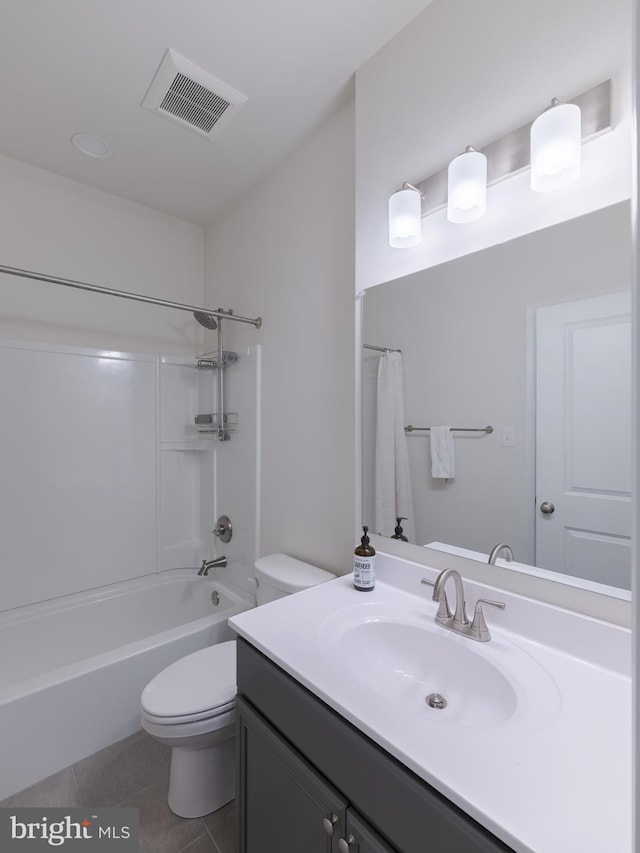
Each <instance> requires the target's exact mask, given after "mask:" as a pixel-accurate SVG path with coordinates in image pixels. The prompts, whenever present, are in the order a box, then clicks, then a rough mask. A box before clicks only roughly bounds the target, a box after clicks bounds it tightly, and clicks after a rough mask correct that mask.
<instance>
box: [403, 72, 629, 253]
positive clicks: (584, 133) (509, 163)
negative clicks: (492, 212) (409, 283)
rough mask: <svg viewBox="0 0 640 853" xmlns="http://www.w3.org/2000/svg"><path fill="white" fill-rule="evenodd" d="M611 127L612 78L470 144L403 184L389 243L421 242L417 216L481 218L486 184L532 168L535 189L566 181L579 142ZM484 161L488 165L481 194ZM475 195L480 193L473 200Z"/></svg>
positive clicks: (575, 168) (576, 169) (571, 176)
mask: <svg viewBox="0 0 640 853" xmlns="http://www.w3.org/2000/svg"><path fill="white" fill-rule="evenodd" d="M611 130H612V123H611V80H605V81H604V82H602V83H598V85H596V86H593V87H592V88H591V89H588V90H587V91H586V92H583V93H582V94H581V95H577V96H576V97H575V98H572V99H571V101H570V102H568V103H560V102H559V101H558V100H557V98H554V99H553V101H552V102H551V105H550V106H549V108H548V109H547V110H545V112H544V113H542V115H540V116H538V118H536V119H535V121H533V122H529V123H528V124H525V125H522V126H521V127H518V128H517V129H516V130H512V131H509V132H508V133H505V134H504V136H501V137H500V138H499V139H495V140H494V141H493V142H489V143H488V144H486V145H483V146H482V151H474V149H473V148H471V147H469V148H467V149H466V151H465V152H464V153H463V154H460V155H459V156H458V157H455V158H454V159H453V160H452V161H451V163H449V165H448V167H445V168H443V169H440V171H438V172H434V173H433V174H431V175H429V177H427V178H424V179H423V180H421V181H420V182H419V183H417V184H416V185H415V186H414V185H413V184H409V183H405V184H403V189H402V190H400V192H397V193H395V194H394V195H393V196H391V198H390V199H389V243H390V245H391V246H393V247H395V248H400V249H402V248H407V247H409V246H415V245H417V244H418V243H419V242H420V238H421V227H420V222H419V220H418V217H420V216H422V217H425V216H428V215H429V214H431V213H436V212H437V211H441V210H444V209H445V208H446V210H447V217H448V219H449V221H451V222H472V221H473V220H475V219H479V218H480V217H481V216H482V215H483V214H484V212H485V210H486V192H487V187H491V186H493V185H494V184H497V183H498V182H499V181H503V180H504V179H505V178H510V177H513V176H514V175H517V174H520V173H521V172H524V171H526V170H527V169H529V168H530V169H531V188H532V189H534V190H536V191H544V190H551V189H556V188H558V187H561V186H564V185H565V184H568V183H569V182H570V181H573V180H575V178H577V177H578V176H579V175H580V158H581V144H582V143H584V142H589V141H590V140H591V139H595V138H596V137H598V136H601V135H602V134H603V133H608V132H609V131H611ZM481 162H483V163H484V166H485V168H486V173H485V177H484V188H483V189H482V195H481V190H480V186H481V185H482V180H481V178H480V164H481ZM463 167H464V169H463ZM467 169H468V171H467ZM475 170H477V172H476V171H475ZM467 175H468V176H469V177H468V178H467ZM471 175H475V177H473V178H472V177H471ZM474 187H475V188H474ZM473 193H477V196H475V200H474V195H473ZM421 200H422V204H420V201H421Z"/></svg>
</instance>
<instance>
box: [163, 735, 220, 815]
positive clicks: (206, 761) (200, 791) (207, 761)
mask: <svg viewBox="0 0 640 853" xmlns="http://www.w3.org/2000/svg"><path fill="white" fill-rule="evenodd" d="M234 795H235V738H234V737H230V738H227V739H225V740H223V741H222V742H221V743H217V744H214V745H213V746H210V747H205V748H204V749H203V748H202V747H200V748H197V749H191V748H189V747H186V746H175V747H173V749H172V750H171V773H170V776H169V793H168V796H167V802H168V804H169V808H170V809H171V811H172V812H173V813H174V814H177V815H178V817H203V816H204V815H207V814H210V813H211V812H215V811H217V809H220V808H222V806H224V805H225V804H226V803H228V802H230V801H231V800H232V799H233V798H234Z"/></svg>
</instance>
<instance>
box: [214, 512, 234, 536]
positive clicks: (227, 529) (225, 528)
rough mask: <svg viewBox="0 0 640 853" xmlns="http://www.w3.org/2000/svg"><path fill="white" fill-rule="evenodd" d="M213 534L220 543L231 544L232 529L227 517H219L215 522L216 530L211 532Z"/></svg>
mask: <svg viewBox="0 0 640 853" xmlns="http://www.w3.org/2000/svg"><path fill="white" fill-rule="evenodd" d="M213 534H214V536H217V537H218V539H219V540H220V541H221V542H224V543H227V542H231V537H232V535H233V528H232V526H231V522H230V521H229V516H228V515H221V516H220V518H219V519H218V520H217V521H216V529H215V530H214V531H213Z"/></svg>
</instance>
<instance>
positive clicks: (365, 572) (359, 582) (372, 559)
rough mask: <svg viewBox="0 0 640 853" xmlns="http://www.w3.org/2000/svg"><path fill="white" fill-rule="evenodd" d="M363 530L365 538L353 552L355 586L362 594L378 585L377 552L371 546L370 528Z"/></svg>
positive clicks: (365, 527)
mask: <svg viewBox="0 0 640 853" xmlns="http://www.w3.org/2000/svg"><path fill="white" fill-rule="evenodd" d="M362 529H363V530H364V536H363V537H362V539H361V540H360V544H359V545H358V547H357V548H356V549H355V551H354V552H353V553H354V558H353V585H354V587H355V588H356V589H357V590H359V591H360V592H369V590H371V589H373V588H374V587H375V585H376V570H375V563H376V551H375V548H374V547H373V546H372V545H370V544H369V537H368V536H367V532H368V530H369V528H368V527H367V526H366V525H365V526H363V528H362Z"/></svg>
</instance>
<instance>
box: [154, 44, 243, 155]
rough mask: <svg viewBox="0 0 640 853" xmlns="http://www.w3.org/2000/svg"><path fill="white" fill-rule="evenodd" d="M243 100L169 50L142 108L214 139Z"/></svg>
mask: <svg viewBox="0 0 640 853" xmlns="http://www.w3.org/2000/svg"><path fill="white" fill-rule="evenodd" d="M246 100H247V98H246V96H245V95H243V94H241V93H240V92H237V91H236V90H235V89H232V88H231V86H228V85H227V84H226V83H223V82H222V81H221V80H218V79H217V78H216V77H214V76H213V75H211V74H209V73H208V72H207V71H204V70H203V69H202V68H199V67H198V66H197V65H194V64H193V62H189V60H188V59H185V58H184V57H183V56H180V54H179V53H176V52H175V51H174V50H171V48H169V49H168V50H167V52H166V53H165V55H164V57H163V59H162V62H161V63H160V67H159V68H158V71H157V72H156V76H155V77H154V78H153V80H152V82H151V86H149V90H148V92H147V94H146V95H145V96H144V100H143V101H142V106H143V107H146V108H147V109H149V110H154V111H155V112H158V113H160V114H161V115H164V116H166V117H167V118H169V119H171V120H172V121H175V122H177V123H178V124H181V125H182V126H183V127H187V128H189V129H190V130H194V131H195V132H196V133H198V134H199V135H200V136H206V137H208V138H209V139H214V138H215V137H216V136H218V135H219V133H220V131H221V130H223V128H224V127H226V125H227V124H228V123H229V121H230V119H231V118H233V116H234V115H235V114H236V112H237V111H238V109H239V108H240V107H241V106H242V104H244V103H245V102H246Z"/></svg>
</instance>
